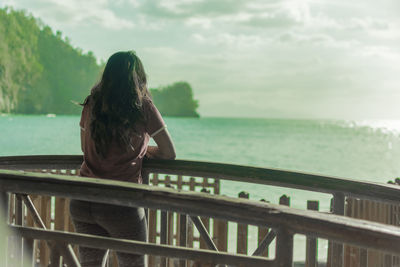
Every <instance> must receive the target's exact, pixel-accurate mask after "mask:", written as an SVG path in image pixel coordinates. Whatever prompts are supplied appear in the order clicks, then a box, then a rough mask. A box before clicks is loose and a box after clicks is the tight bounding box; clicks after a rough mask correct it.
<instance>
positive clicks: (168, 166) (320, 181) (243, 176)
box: [0, 155, 400, 203]
mask: <svg viewBox="0 0 400 267" xmlns="http://www.w3.org/2000/svg"><path fill="white" fill-rule="evenodd" d="M82 160H83V158H82V156H78V155H71V156H68V155H52V156H12V157H0V169H1V168H3V169H14V170H21V169H22V170H24V169H77V168H79V167H80V165H81V164H82ZM143 168H144V169H145V170H146V171H148V172H159V173H164V174H180V175H189V176H201V177H211V178H219V179H225V180H233V181H240V182H247V183H256V184H265V185H275V186H281V187H289V188H296V189H304V190H309V191H315V192H322V193H329V194H344V195H345V196H353V197H359V198H364V199H374V200H381V201H388V202H394V203H400V187H399V186H396V185H390V184H383V183H373V182H366V181H360V180H351V179H344V178H337V177H332V176H323V175H316V174H310V173H301V172H294V171H287V170H279V169H267V168H258V167H249V166H240V165H233V164H222V163H209V162H198V161H186V160H154V159H153V160H145V161H144V163H143Z"/></svg>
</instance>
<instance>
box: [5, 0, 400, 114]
mask: <svg viewBox="0 0 400 267" xmlns="http://www.w3.org/2000/svg"><path fill="white" fill-rule="evenodd" d="M0 6H3V7H4V6H12V7H14V8H15V9H25V10H27V11H28V12H30V13H32V14H33V15H34V16H35V17H39V18H40V19H41V20H42V21H43V22H44V23H45V24H48V25H49V26H50V27H52V28H53V29H54V30H60V31H61V32H62V33H63V35H64V36H67V37H68V38H69V39H70V40H71V44H72V45H73V46H75V47H80V48H82V49H83V50H84V51H93V52H94V54H95V55H96V56H97V57H98V58H99V59H103V60H107V58H108V57H109V56H110V55H111V54H113V53H114V52H116V51H119V50H135V51H136V52H137V54H138V55H139V57H140V58H141V59H142V61H143V63H144V66H145V69H146V72H147V74H148V77H149V86H150V87H158V86H163V85H167V84H171V83H173V82H175V81H182V80H184V81H188V82H189V83H190V84H191V85H192V88H193V91H194V95H195V98H196V99H198V100H199V103H200V108H199V112H200V114H201V115H202V116H215V117H267V118H316V119H320V118H328V119H400V105H399V104H398V103H399V101H400V1H399V0H380V1H377V0H352V1H348V0H282V1H279V0H218V1H215V0H180V1H177V0H160V1H155V0H85V1H82V0H68V1H66V0H0Z"/></svg>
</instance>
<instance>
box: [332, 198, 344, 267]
mask: <svg viewBox="0 0 400 267" xmlns="http://www.w3.org/2000/svg"><path fill="white" fill-rule="evenodd" d="M344 206H345V196H344V194H343V193H335V194H334V195H333V213H334V214H337V215H344ZM342 265H343V244H342V243H336V242H333V243H332V264H331V266H332V267H342Z"/></svg>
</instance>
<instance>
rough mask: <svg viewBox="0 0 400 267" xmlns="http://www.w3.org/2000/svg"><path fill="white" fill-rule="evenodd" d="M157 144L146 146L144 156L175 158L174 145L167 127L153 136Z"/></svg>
mask: <svg viewBox="0 0 400 267" xmlns="http://www.w3.org/2000/svg"><path fill="white" fill-rule="evenodd" d="M153 139H154V141H155V142H156V144H157V146H148V147H147V153H146V156H147V157H148V158H151V159H175V157H176V153H175V147H174V144H173V143H172V139H171V136H170V135H169V132H168V130H167V128H165V129H164V130H162V131H161V132H159V133H157V134H156V135H155V136H153Z"/></svg>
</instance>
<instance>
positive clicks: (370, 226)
mask: <svg viewBox="0 0 400 267" xmlns="http://www.w3.org/2000/svg"><path fill="white" fill-rule="evenodd" d="M81 162H82V156H21V157H0V169H12V170H26V169H77V168H79V166H80V164H81ZM143 169H144V171H145V172H147V173H152V172H158V173H163V174H181V175H191V176H202V177H212V178H219V179H226V180H235V181H241V182H248V183H256V184H266V185H274V186H281V187H288V188H297V189H303V190H309V191H316V192H323V193H330V194H333V196H334V213H337V214H343V211H344V198H345V197H346V196H357V197H361V198H365V199H378V200H382V201H389V202H394V203H399V202H400V188H399V187H398V186H393V185H385V184H378V183H370V182H362V181H355V180H347V179H341V178H335V177H328V176H321V175H314V174H306V173H299V172H291V171H284V170H276V169H265V168H255V167H246V166H238V165H230V164H219V163H206V162H193V161H181V160H175V161H166V160H147V161H145V162H144V166H143ZM145 177H146V176H145ZM0 189H1V190H2V191H7V192H13V193H18V194H43V195H54V196H61V197H70V198H76V199H81V200H89V201H96V202H105V203H115V204H118V205H125V206H143V207H149V208H156V209H161V210H170V211H175V212H179V213H183V214H190V215H195V216H209V217H215V218H220V219H224V220H230V221H235V222H240V223H246V224H252V225H260V226H266V225H268V226H270V227H272V228H274V229H275V230H276V233H277V254H276V258H275V260H266V259H265V258H260V257H250V256H244V255H232V254H228V253H224V252H212V251H203V250H201V251H195V250H192V249H187V248H179V247H170V246H166V245H156V244H149V243H141V242H137V241H121V240H114V239H109V238H102V237H87V236H84V235H79V234H76V233H60V232H54V231H52V232H50V231H43V230H38V229H28V228H24V227H21V226H12V227H13V228H15V229H17V228H18V230H19V231H20V233H21V234H22V235H24V236H25V237H27V238H38V239H40V238H45V239H50V240H54V241H58V242H60V241H62V240H64V241H68V242H69V243H73V244H84V245H88V246H97V247H98V246H100V247H109V248H112V249H116V250H123V251H131V252H132V251H136V252H140V253H146V254H147V253H149V254H151V253H153V254H155V255H160V256H175V257H178V258H185V259H201V260H206V261H210V262H214V263H225V264H239V263H240V264H243V265H245V266H261V265H262V266H290V264H291V263H292V252H293V251H292V250H293V235H294V234H297V233H299V234H305V235H308V236H314V237H321V238H326V239H329V240H333V241H337V242H338V243H337V247H336V252H335V253H334V257H338V258H340V256H341V253H342V252H341V251H342V246H341V245H340V244H341V243H343V242H345V243H349V244H354V245H357V246H360V247H365V248H372V249H378V250H384V251H386V252H389V253H393V254H400V247H399V246H398V244H399V243H400V230H399V228H397V227H391V226H387V225H383V224H378V223H372V222H366V221H360V220H355V219H351V218H345V217H342V216H337V215H332V214H324V213H318V212H312V211H304V210H302V211H299V210H295V209H290V208H287V207H283V206H277V205H272V204H268V203H260V202H254V201H250V200H239V199H234V198H229V197H223V196H212V195H207V194H201V193H194V192H177V191H176V190H172V189H168V188H157V187H149V186H146V185H136V184H126V183H119V182H115V181H112V182H110V181H107V180H97V179H90V178H89V179H88V178H82V177H79V178H75V177H65V176H60V175H48V174H35V173H21V172H17V171H10V170H1V171H0ZM88 189H90V190H88ZM99 196H101V197H99ZM99 242H100V243H99ZM336 266H340V265H338V264H336Z"/></svg>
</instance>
